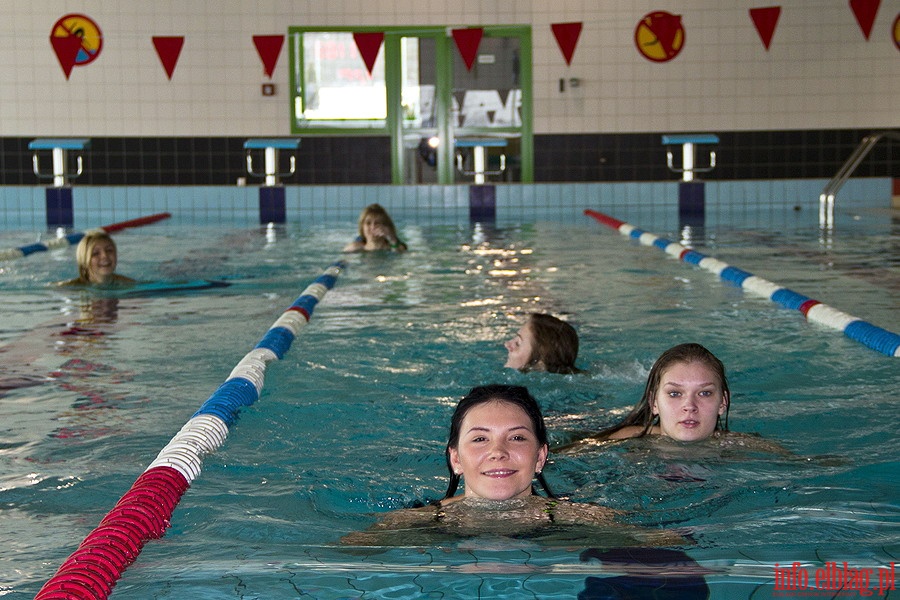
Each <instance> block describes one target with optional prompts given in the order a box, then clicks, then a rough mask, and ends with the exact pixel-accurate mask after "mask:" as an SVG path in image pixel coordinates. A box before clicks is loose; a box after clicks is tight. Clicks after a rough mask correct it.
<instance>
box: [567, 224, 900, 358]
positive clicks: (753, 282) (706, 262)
mask: <svg viewBox="0 0 900 600" xmlns="http://www.w3.org/2000/svg"><path fill="white" fill-rule="evenodd" d="M584 214H586V215H587V216H589V217H592V218H593V219H595V220H597V221H598V222H600V223H602V224H604V225H606V226H607V227H610V228H611V229H615V230H616V231H618V232H619V233H621V234H622V235H624V236H626V237H630V238H632V239H634V240H637V241H639V242H640V243H641V244H642V245H644V246H653V247H655V248H658V249H659V250H662V251H663V252H665V253H666V254H669V255H671V256H674V257H676V258H678V259H679V260H681V261H682V262H686V263H688V264H691V265H696V266H698V267H700V268H701V269H704V270H707V271H710V272H711V273H715V274H716V275H718V276H719V277H720V278H721V279H722V280H723V281H727V282H729V283H732V284H734V285H736V286H738V287H740V288H742V289H745V290H748V291H751V292H753V293H756V294H759V295H762V296H765V297H766V298H769V299H770V300H772V301H773V302H775V303H776V304H779V305H780V306H783V307H785V308H789V309H791V310H798V311H800V312H801V313H803V315H804V316H805V317H806V319H807V320H809V321H813V322H816V323H819V324H821V325H825V326H827V327H830V328H832V329H837V330H839V331H842V332H843V333H844V335H846V336H847V337H849V338H850V339H852V340H855V341H857V342H859V343H861V344H863V345H865V346H867V347H869V348H871V349H872V350H876V351H878V352H881V353H882V354H886V355H888V356H894V357H898V356H900V335H898V334H896V333H894V332H892V331H888V330H887V329H883V328H881V327H878V326H877V325H873V324H872V323H869V322H867V321H863V320H862V319H859V318H857V317H854V316H852V315H848V314H847V313H844V312H841V311H839V310H837V309H835V308H832V307H830V306H828V305H827V304H823V303H821V302H819V301H818V300H814V299H812V298H809V297H808V296H804V295H803V294H800V293H797V292H795V291H793V290H790V289H787V288H785V287H782V286H780V285H777V284H775V283H772V282H771V281H767V280H765V279H763V278H761V277H757V276H756V275H754V274H753V273H749V272H747V271H744V270H743V269H739V268H737V267H733V266H731V265H728V264H726V263H724V262H722V261H720V260H718V259H715V258H713V257H711V256H705V255H703V254H701V253H699V252H697V251H695V250H691V249H690V248H686V247H685V246H682V245H681V244H678V243H677V242H672V241H671V240H667V239H665V238H661V237H659V236H657V235H654V234H652V233H649V232H647V231H644V230H643V229H638V228H637V227H635V226H634V225H630V224H629V223H626V222H624V221H620V220H618V219H616V218H614V217H610V216H609V215H605V214H603V213H600V212H597V211H595V210H591V209H587V210H585V211H584Z"/></svg>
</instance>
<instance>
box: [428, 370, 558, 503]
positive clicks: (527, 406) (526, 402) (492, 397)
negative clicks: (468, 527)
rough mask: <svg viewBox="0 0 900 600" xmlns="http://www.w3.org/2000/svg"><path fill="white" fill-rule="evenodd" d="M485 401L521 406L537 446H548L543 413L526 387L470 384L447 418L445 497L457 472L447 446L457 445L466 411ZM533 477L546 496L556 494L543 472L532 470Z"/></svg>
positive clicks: (452, 491)
mask: <svg viewBox="0 0 900 600" xmlns="http://www.w3.org/2000/svg"><path fill="white" fill-rule="evenodd" d="M487 402H507V403H509V404H513V405H515V406H518V407H519V408H521V409H522V410H523V411H525V414H527V415H528V418H529V419H530V420H531V426H532V428H533V429H534V434H535V437H536V438H537V442H538V446H539V447H540V446H549V443H548V440H547V426H546V425H545V424H544V416H543V415H542V414H541V407H540V406H539V405H538V403H537V400H535V399H534V396H532V395H531V394H530V393H529V392H528V388H525V387H523V386H521V385H500V384H493V385H482V386H479V387H474V388H472V389H471V390H470V391H469V393H468V394H466V396H465V397H463V399H462V400H460V401H459V404H457V405H456V410H455V411H454V413H453V418H452V419H451V420H450V436H449V439H448V440H447V448H446V450H445V452H444V455H445V457H446V459H447V470H448V471H449V472H450V483H449V485H448V486H447V493H446V494H444V498H445V499H446V498H452V497H453V495H454V494H456V490H457V489H458V488H459V481H460V476H459V475H458V474H457V473H455V472H454V471H453V465H452V464H451V462H450V449H451V448H457V447H458V446H459V436H460V433H461V429H462V422H463V419H465V418H466V415H467V414H468V413H469V411H470V410H472V409H473V408H475V407H476V406H478V405H480V404H485V403H487ZM535 477H536V478H537V480H538V482H539V483H540V484H541V487H542V488H543V490H544V492H545V493H546V494H547V496H548V497H550V498H556V495H555V494H554V493H553V492H552V491H551V490H550V487H549V486H548V485H547V482H546V480H545V479H544V476H543V475H542V474H541V473H535Z"/></svg>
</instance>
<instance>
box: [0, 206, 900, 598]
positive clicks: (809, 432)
mask: <svg viewBox="0 0 900 600" xmlns="http://www.w3.org/2000/svg"><path fill="white" fill-rule="evenodd" d="M622 218H628V219H629V220H631V221H632V222H633V223H635V224H637V225H642V224H643V223H641V222H640V221H639V219H636V218H633V217H630V216H626V215H623V216H622ZM397 220H398V222H401V223H403V219H402V216H401V218H398V219H397ZM646 226H647V228H648V229H650V228H652V229H653V230H654V231H656V232H657V233H660V234H667V235H669V236H670V237H671V238H672V239H679V238H680V237H682V235H683V233H684V232H681V231H679V230H678V228H677V224H667V223H653V224H647V225H646ZM896 227H897V225H896V224H893V223H891V222H890V219H889V218H888V219H882V218H876V217H872V220H867V217H866V215H863V218H862V219H861V221H860V222H858V223H855V224H854V223H849V224H847V225H846V226H845V227H843V229H840V230H838V231H837V232H835V235H834V237H832V238H829V239H828V240H824V241H823V240H822V236H821V233H820V232H819V231H817V230H816V229H814V228H812V229H810V228H804V227H803V226H802V225H800V224H798V226H797V227H795V228H792V229H790V230H789V231H787V232H786V233H783V234H781V235H774V234H773V233H771V232H769V231H766V230H765V229H764V228H763V227H759V228H757V229H752V230H751V229H745V228H726V227H721V226H720V227H716V228H714V229H712V228H710V229H708V230H707V231H705V232H696V231H695V232H692V235H693V236H695V237H694V239H693V243H694V244H695V245H696V246H697V247H698V249H700V248H702V249H703V251H704V252H705V253H707V254H710V255H713V256H716V257H717V258H719V259H721V260H723V261H726V262H728V263H729V264H733V265H736V266H739V267H741V268H743V269H746V270H748V271H750V272H753V273H755V274H757V275H760V276H763V277H767V278H769V279H771V280H773V281H776V282H779V283H782V284H784V285H786V286H788V287H790V288H792V289H794V290H797V291H798V292H804V293H807V294H809V295H811V296H814V297H816V298H818V299H820V300H822V301H823V302H827V303H828V304H830V305H831V306H834V307H836V308H839V309H841V310H844V311H847V312H848V313H851V314H853V315H855V316H858V317H860V318H863V319H866V320H868V321H870V322H872V323H875V324H877V325H879V326H881V327H885V328H887V329H890V330H892V331H897V330H898V329H900V328H898V322H897V318H898V317H897V315H898V311H897V308H898V300H897V298H898V296H897V291H898V290H897V281H898V279H897V268H898V265H897V252H896V239H897V237H896V236H897V232H896ZM353 229H354V227H353V224H352V223H350V222H343V223H338V224H335V223H330V224H316V225H314V226H312V227H305V228H300V227H288V228H285V229H281V230H278V231H277V232H276V235H274V236H269V237H268V238H267V236H266V235H265V232H264V231H262V230H260V229H259V228H256V227H249V228H234V229H230V230H223V229H221V228H212V227H196V226H195V227H190V228H188V227H182V226H180V225H178V224H177V223H172V224H165V223H164V224H160V225H154V226H152V227H148V228H143V229H140V230H134V231H129V232H123V233H121V234H119V235H117V237H116V239H117V241H118V244H119V248H120V270H121V271H122V272H123V273H125V274H128V275H132V276H134V277H137V278H139V279H152V280H160V279H195V278H204V279H216V280H224V281H227V282H229V283H230V284H231V285H230V286H229V287H227V288H217V289H212V290H199V291H190V292H182V293H169V294H148V295H145V296H136V297H109V296H103V295H90V294H80V293H77V292H72V291H60V290H59V289H54V288H47V287H46V286H45V283H46V282H47V281H54V280H60V279H64V278H67V277H71V276H72V274H73V270H74V267H73V258H72V252H71V250H68V251H58V252H51V253H47V254H46V255H44V256H41V257H37V256H35V257H29V258H26V259H22V260H19V261H13V262H8V263H4V264H2V265H0V268H2V274H0V293H2V294H3V297H4V302H3V304H2V307H0V343H2V344H3V349H4V353H3V354H4V360H3V365H4V369H5V370H6V371H7V373H5V374H4V376H6V377H20V378H22V379H21V382H25V383H28V384H29V385H27V386H23V387H18V388H16V389H10V390H7V391H5V392H3V393H4V394H5V395H4V397H3V398H2V401H0V420H2V422H3V423H4V424H5V427H4V428H5V430H6V434H5V436H4V438H5V439H4V442H3V445H2V447H0V502H2V505H3V507H4V510H3V512H2V513H0V540H2V543H3V547H4V548H5V552H3V553H2V556H0V581H4V582H8V583H4V584H2V585H3V587H0V593H3V594H4V595H5V596H8V597H10V598H26V597H33V596H34V594H35V593H36V592H37V591H38V590H39V589H40V587H41V585H43V583H45V582H46V581H47V580H48V579H49V578H50V577H51V576H52V575H53V573H54V572H55V571H56V569H57V568H58V567H59V565H60V564H61V563H62V561H63V560H65V558H66V557H67V556H68V555H69V554H71V553H72V552H73V551H74V550H75V548H76V547H77V546H78V544H79V543H80V542H81V540H82V539H83V538H84V537H85V536H86V535H87V534H88V533H90V532H91V530H92V529H93V528H94V527H96V525H97V524H98V523H99V521H100V520H101V519H102V518H103V517H104V515H105V514H106V513H107V512H108V511H109V510H110V509H111V508H112V507H113V506H114V505H115V503H116V502H117V500H118V499H119V498H120V496H121V495H122V494H123V493H125V492H126V491H127V490H128V488H129V486H131V484H132V483H133V482H134V480H135V478H136V477H137V476H138V475H139V474H140V473H141V472H142V471H143V470H144V469H145V468H146V467H147V465H148V464H149V463H150V461H152V460H153V459H154V457H155V456H156V454H157V452H158V451H159V450H160V448H162V447H163V446H165V445H166V443H167V442H168V441H169V440H170V439H171V438H172V436H173V435H174V434H175V433H176V432H177V431H178V429H179V428H180V427H181V426H182V425H183V424H184V423H185V422H186V421H187V420H188V419H189V418H190V416H191V415H193V414H194V412H195V411H196V410H197V408H198V407H199V406H200V405H201V404H202V403H203V401H204V400H205V399H206V398H208V397H209V395H210V394H211V393H212V392H213V391H214V390H215V389H216V387H217V386H218V385H219V384H221V383H222V381H223V380H224V379H225V378H226V377H227V376H228V373H229V372H230V371H231V370H232V368H233V367H234V366H235V364H236V363H237V361H239V360H240V359H241V358H242V357H243V356H244V355H245V354H246V353H247V352H248V351H249V350H250V349H251V348H252V347H253V346H254V345H255V344H256V343H257V342H258V341H259V339H260V338H261V336H262V335H263V334H264V333H265V331H266V330H267V329H268V328H269V326H270V325H271V324H272V322H273V320H274V319H276V318H277V317H278V315H279V314H281V312H282V311H283V310H284V309H285V308H286V307H287V306H289V305H290V303H291V302H292V300H293V299H294V298H295V297H296V296H297V294H298V293H299V292H300V291H301V290H302V289H303V288H304V287H305V286H306V285H307V284H308V283H309V282H310V281H312V280H313V279H314V278H315V277H316V276H317V275H318V274H319V273H320V272H321V271H322V269H323V268H324V267H325V266H326V265H328V264H330V263H331V262H333V261H334V260H335V258H338V257H339V251H340V248H341V247H342V246H343V244H344V243H345V242H346V241H347V239H348V238H350V237H352V236H353ZM402 233H403V236H404V239H406V240H407V242H408V243H409V245H410V247H411V248H412V249H413V251H412V252H410V253H408V254H406V255H402V256H373V255H354V256H350V257H346V260H347V268H346V270H345V272H344V273H343V274H342V275H341V276H340V278H339V280H338V282H337V285H336V286H335V287H334V289H332V290H331V291H329V292H328V294H327V295H326V296H325V298H324V299H323V300H322V302H321V303H320V304H319V305H318V306H317V308H316V312H315V314H314V316H313V318H312V320H311V321H310V324H309V325H308V326H307V327H306V328H305V329H304V330H303V331H302V333H301V334H300V335H299V336H298V338H297V339H296V341H295V342H294V343H293V345H292V347H291V350H290V351H289V352H288V354H287V355H286V356H285V357H284V359H283V360H281V361H278V362H274V363H271V364H270V365H269V367H268V369H267V371H266V382H265V388H264V389H263V392H262V394H261V397H260V399H259V401H258V402H257V403H255V404H254V405H253V406H250V407H248V408H246V409H244V410H243V411H242V412H241V417H240V419H239V420H238V422H237V423H236V424H235V425H234V426H233V427H232V429H231V432H230V433H229V436H228V439H227V440H226V442H225V443H224V445H223V446H222V447H221V448H220V449H219V450H218V451H217V452H215V453H214V454H211V455H209V456H207V457H206V459H205V461H204V463H203V471H202V473H201V474H200V476H199V477H198V478H197V479H196V480H195V481H194V482H193V484H192V486H191V487H190V489H189V490H188V491H187V492H186V493H185V494H184V496H183V497H182V498H181V501H180V502H179V504H178V506H177V507H176V509H175V511H174V514H173V517H172V523H171V528H170V529H169V530H168V531H167V533H166V535H165V536H164V537H163V538H161V539H159V540H156V541H153V542H149V543H147V544H146V546H144V548H143V550H142V552H141V554H140V557H139V558H138V560H137V561H136V562H135V563H134V564H133V565H131V567H129V568H128V570H127V571H126V572H125V573H124V576H123V577H122V579H121V580H119V582H118V584H117V586H116V588H115V591H114V592H113V593H114V597H117V598H129V597H133V598H183V597H191V598H221V597H229V596H234V597H245V598H252V597H259V598H294V597H311V598H347V597H365V598H422V597H435V598H436V597H484V598H488V597H510V598H521V597H539V598H570V597H573V596H575V595H576V594H577V593H579V592H581V591H583V590H585V589H589V588H591V587H592V586H596V585H598V584H599V583H600V582H601V580H603V579H606V578H610V577H614V576H622V575H623V574H625V571H626V570H627V569H625V567H622V566H621V565H620V566H618V567H617V566H616V565H609V564H606V565H604V564H603V563H601V562H600V561H598V560H596V559H593V558H591V557H590V556H589V555H584V558H585V560H582V552H583V551H585V550H586V549H587V548H589V547H600V546H601V545H600V544H597V543H595V542H597V540H590V544H586V543H581V541H579V540H577V539H576V540H571V539H568V540H566V543H564V544H559V543H544V542H542V541H541V540H534V539H524V538H523V539H513V540H507V539H498V538H495V537H486V538H474V539H464V540H458V541H454V542H446V541H442V542H441V543H439V544H434V545H416V544H413V545H408V546H401V547H386V548H347V547H343V546H341V545H340V544H339V543H338V541H339V539H340V537H341V536H342V535H344V534H346V533H348V532H351V531H356V530H360V529H364V528H366V527H367V526H369V525H370V524H372V523H373V522H374V520H375V515H376V514H378V513H381V512H385V511H388V510H392V509H395V508H400V507H402V506H406V505H409V504H410V503H413V502H415V501H417V500H423V499H434V498H437V497H438V496H439V495H440V494H441V493H442V492H443V490H444V488H445V485H446V480H445V467H444V463H443V455H442V452H443V444H444V443H445V437H446V433H447V427H448V423H449V417H450V414H451V411H452V407H453V405H454V403H455V401H456V400H457V399H458V398H459V397H460V396H462V395H463V394H464V393H465V392H466V391H468V389H469V388H470V387H472V386H473V385H478V384H484V383H489V382H501V383H503V382H508V383H516V384H524V385H527V386H528V387H529V389H530V390H531V391H532V392H533V393H534V395H535V396H536V397H537V398H538V400H539V401H541V403H542V405H543V407H544V410H545V413H546V414H547V418H548V426H549V429H550V433H551V439H552V441H553V443H554V444H560V443H563V442H566V441H568V440H570V439H572V437H573V436H574V435H576V433H577V432H579V431H589V430H594V429H597V428H600V427H602V426H604V425H606V424H608V423H610V422H612V421H614V420H616V418H617V417H618V415H620V414H621V413H622V412H623V411H624V410H626V409H627V408H629V407H630V406H631V405H632V404H633V403H634V402H635V400H636V399H637V398H638V397H639V395H640V391H641V389H642V388H643V382H644V379H645V377H646V374H647V370H648V369H649V367H650V365H651V364H652V362H653V360H654V359H655V358H656V356H657V355H658V354H659V353H660V352H661V351H662V350H664V349H665V348H667V347H669V346H671V345H672V344H674V343H678V342H682V341H689V340H692V341H698V342H701V343H703V344H704V345H706V346H707V347H709V348H710V349H711V350H713V351H714V352H715V353H716V354H717V355H718V356H720V358H722V359H723V361H724V362H725V364H726V366H727V367H728V369H729V376H730V383H731V388H732V392H733V394H734V396H733V406H732V410H731V417H730V425H731V428H732V429H733V430H736V431H742V432H756V433H759V434H761V435H762V436H764V437H765V438H767V439H772V440H775V441H778V442H780V443H781V444H782V445H784V446H786V447H787V448H788V449H790V450H791V451H792V452H793V456H789V457H779V456H770V455H760V454H755V453H734V452H732V453H727V454H722V453H715V454H712V455H710V454H708V453H704V454H703V455H702V456H696V455H687V454H685V453H684V452H683V450H682V449H680V448H666V449H664V450H665V452H660V451H659V450H660V449H659V448H648V447H647V445H646V444H643V443H641V442H639V441H637V442H629V443H628V444H623V445H619V446H616V447H613V448H607V449H605V450H603V451H599V450H598V451H595V452H591V451H586V452H581V453H578V454H574V455H561V454H555V455H551V459H552V464H551V466H550V467H549V468H548V469H547V471H546V475H547V477H548V480H549V482H550V483H551V485H552V486H553V487H554V489H555V490H556V491H557V492H558V493H564V494H568V495H571V496H572V497H573V498H574V499H578V500H587V501H597V502H601V503H603V504H606V505H609V506H611V507H614V508H617V509H620V510H623V511H625V512H626V513H628V515H629V520H630V521H632V522H634V523H638V524H643V525H648V526H655V525H657V524H664V525H665V526H667V527H678V528H688V529H689V530H690V531H691V535H692V537H694V538H695V539H696V541H697V544H696V545H695V546H691V547H687V548H685V549H684V550H685V552H686V554H687V555H688V556H689V557H690V559H691V560H692V561H694V562H696V563H697V564H698V565H699V566H700V568H702V570H703V571H704V572H705V580H706V582H707V584H708V585H709V586H710V588H711V590H712V597H738V598H750V597H753V598H763V597H769V596H771V595H773V592H774V591H775V590H774V582H775V576H776V572H775V565H776V563H777V564H778V565H779V568H790V567H791V565H793V563H795V562H796V563H799V565H800V566H799V567H798V571H796V572H799V570H804V571H806V572H808V573H809V575H810V577H813V576H814V573H815V570H816V569H818V568H824V567H825V565H826V563H828V562H837V563H838V564H841V565H842V564H843V562H844V561H846V562H847V564H848V567H849V568H854V569H872V573H873V574H876V575H877V574H878V573H879V569H889V567H890V564H891V562H892V561H894V560H895V557H896V556H897V551H898V542H900V528H898V518H897V517H898V512H900V511H898V505H897V498H898V497H900V494H898V491H900V490H898V483H897V472H898V471H897V466H898V462H900V457H898V450H897V447H896V443H895V442H894V440H895V431H894V430H895V425H894V424H895V422H896V418H895V412H896V410H895V397H896V395H897V392H900V371H898V369H897V366H896V364H897V363H896V360H895V359H892V358H889V357H886V356H883V355H881V354H879V353H877V352H874V351H872V350H870V349H868V348H866V347H864V346H862V345H860V344H858V343H856V342H855V341H853V340H850V339H848V338H846V337H845V336H843V335H841V334H840V333H837V332H834V331H830V330H826V329H823V328H821V327H817V326H815V325H814V324H811V323H808V322H806V321H805V320H804V319H803V317H802V315H800V314H799V313H798V312H796V311H790V310H786V309H783V308H779V307H778V306H776V305H774V304H773V303H771V302H769V301H768V300H765V299H763V298H759V297H755V296H752V295H749V294H746V293H744V292H743V291H742V290H741V289H739V288H737V287H735V286H732V285H728V284H727V283H724V282H722V281H720V280H719V279H717V278H716V277H715V276H713V275H711V274H710V273H708V272H705V271H703V270H700V269H697V268H696V267H691V266H689V265H685V264H683V263H679V262H678V261H676V260H673V259H671V258H669V257H666V256H664V255H663V254H661V253H660V252H658V251H656V250H654V249H651V248H645V247H641V246H638V245H636V244H635V243H633V242H629V241H628V240H627V239H625V238H623V237H622V236H619V235H618V234H615V233H612V232H610V231H609V230H607V229H605V228H602V227H600V226H598V225H597V224H596V223H593V222H591V221H590V220H589V219H587V218H585V220H584V222H575V223H571V222H569V223H557V222H552V221H546V222H543V221H542V222H524V223H520V222H498V223H496V224H495V225H475V226H470V225H468V224H459V223H446V224H441V223H427V224H424V225H420V224H416V223H415V221H411V222H408V223H406V224H405V225H404V226H403V227H402ZM0 241H2V242H3V243H2V246H3V247H9V246H15V245H17V244H19V243H27V242H28V241H33V240H29V239H27V236H26V235H25V234H21V233H14V232H13V233H3V234H0ZM531 310H547V311H551V312H553V313H556V314H564V315H567V317H568V319H569V320H570V321H571V322H572V323H573V324H574V325H575V326H576V328H577V329H578V331H579V334H580V336H581V342H582V349H581V353H580V360H579V365H580V366H581V367H582V368H585V369H586V370H587V371H588V372H587V373H586V374H583V375H575V376H559V375H545V374H528V375H524V374H520V373H517V372H510V371H507V370H504V369H502V364H503V361H504V358H505V352H504V350H503V348H502V345H501V343H502V341H503V340H505V339H507V338H508V337H509V336H510V335H511V334H512V332H514V331H515V330H516V329H517V328H518V327H519V324H520V320H521V318H522V316H523V315H524V313H525V312H527V311H531ZM30 384H34V385H30ZM583 541H588V540H583ZM882 572H883V573H887V572H888V571H882ZM872 587H875V583H874V582H873V583H872ZM795 593H796V592H795ZM892 594H894V595H896V592H892Z"/></svg>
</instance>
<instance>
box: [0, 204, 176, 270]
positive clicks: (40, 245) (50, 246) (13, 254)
mask: <svg viewBox="0 0 900 600" xmlns="http://www.w3.org/2000/svg"><path fill="white" fill-rule="evenodd" d="M171 216H172V214H171V213H167V212H163V213H157V214H155V215H147V216H146V217H138V218H137V219H131V220H128V221H120V222H118V223H111V224H109V225H103V226H102V227H98V228H97V229H96V230H94V231H98V230H99V231H105V232H106V233H114V232H116V231H122V230H123V229H128V228H130V227H142V226H144V225H150V224H151V223H156V222H158V221H162V220H163V219H168V218H169V217H171ZM89 231H90V230H89ZM86 233H87V232H84V231H78V232H75V233H70V234H67V235H60V236H58V237H56V238H54V239H52V240H50V241H48V242H36V243H34V244H27V245H25V246H19V247H18V248H9V249H7V250H0V261H3V260H15V259H17V258H22V257H24V256H28V255H29V254H34V253H36V252H46V251H48V250H55V249H57V248H66V247H67V246H75V245H76V244H78V242H80V241H81V238H83V237H84V236H85V234H86Z"/></svg>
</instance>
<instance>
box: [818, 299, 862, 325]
mask: <svg viewBox="0 0 900 600" xmlns="http://www.w3.org/2000/svg"><path fill="white" fill-rule="evenodd" d="M806 320H807V321H813V322H814V323H819V324H820V325H825V326H827V327H831V328H832V329H837V330H838V331H843V330H844V329H846V328H847V325H849V324H850V323H852V322H853V321H859V319H857V318H856V317H854V316H852V315H848V314H847V313H845V312H841V311H839V310H838V309H836V308H831V307H830V306H828V305H827V304H816V305H814V306H813V307H812V308H810V309H809V311H808V312H807V313H806Z"/></svg>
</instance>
